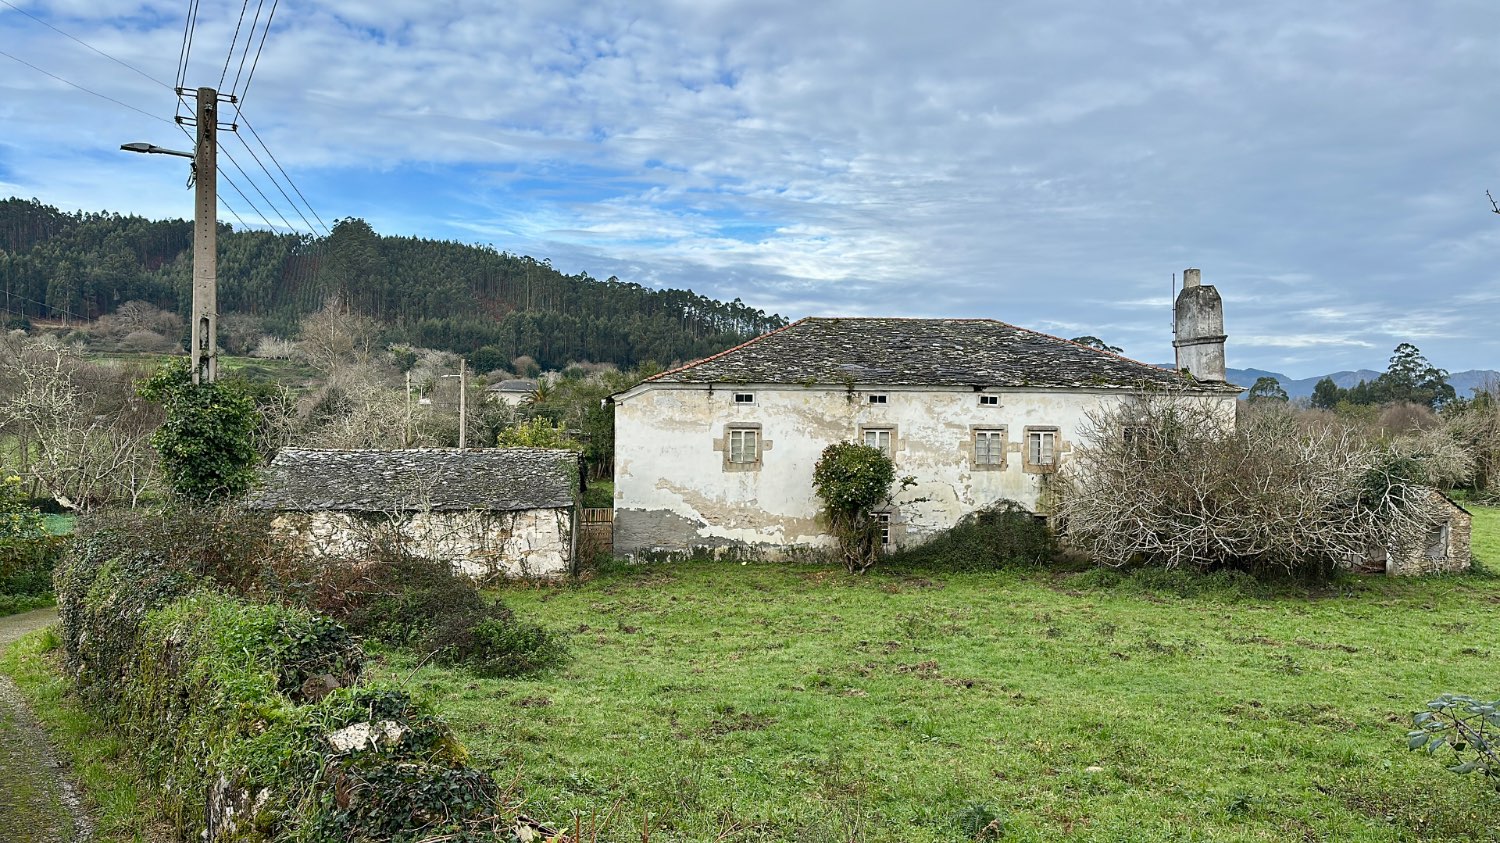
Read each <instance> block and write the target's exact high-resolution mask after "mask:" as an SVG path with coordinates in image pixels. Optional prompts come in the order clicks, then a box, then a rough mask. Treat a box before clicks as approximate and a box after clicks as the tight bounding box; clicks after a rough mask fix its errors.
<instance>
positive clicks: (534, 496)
mask: <svg viewBox="0 0 1500 843" xmlns="http://www.w3.org/2000/svg"><path fill="white" fill-rule="evenodd" d="M577 499H578V455H577V454H576V453H574V452H572V451H561V450H551V449H545V448H492V449H485V450H456V449H448V448H419V449H412V450H401V451H382V450H313V449H302V448H287V449H283V450H282V451H281V452H280V453H279V454H277V455H276V458H275V460H273V461H272V463H271V465H270V467H269V468H268V469H266V471H265V473H264V475H263V476H262V478H261V482H260V483H259V484H258V485H257V487H256V488H255V490H254V491H252V492H251V495H250V497H249V499H248V502H247V505H248V506H249V507H250V508H251V509H255V510H261V511H266V512H271V513H274V518H273V520H272V527H273V529H274V530H276V531H277V532H278V533H280V534H281V535H282V536H284V537H285V538H286V539H288V540H289V541H291V542H293V543H294V544H296V545H297V546H299V547H300V548H302V549H304V550H307V551H310V552H313V553H317V554H321V555H328V556H343V557H359V556H361V555H364V554H366V553H367V552H368V551H369V549H370V548H371V546H372V545H373V544H377V543H381V542H396V543H399V544H400V545H402V546H403V547H404V549H405V550H406V551H407V552H409V553H412V554H414V555H417V556H424V557H430V558H434V559H446V560H449V561H451V562H452V563H453V564H454V565H455V567H457V568H458V569H460V570H462V571H463V572H465V573H466V574H468V575H470V576H472V577H474V578H476V579H481V580H483V579H492V578H495V577H510V578H517V577H558V576H563V575H566V574H568V573H570V572H571V571H572V569H573V560H574V558H575V552H576V548H577Z"/></svg>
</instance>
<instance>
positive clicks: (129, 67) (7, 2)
mask: <svg viewBox="0 0 1500 843" xmlns="http://www.w3.org/2000/svg"><path fill="white" fill-rule="evenodd" d="M245 2H247V3H248V2H249V0H245ZM0 3H4V4H5V5H7V6H9V7H11V8H12V9H15V10H16V11H18V12H20V13H21V14H23V15H25V16H26V17H28V18H31V19H32V20H34V21H36V22H37V23H39V24H41V25H42V26H45V27H47V28H48V29H50V30H52V31H53V32H56V33H57V34H58V35H61V36H63V37H64V38H69V39H72V40H74V41H77V42H78V43H79V44H82V45H83V46H85V47H87V48H89V49H90V50H93V51H94V52H96V53H98V54H99V55H101V56H104V57H105V58H107V59H109V60H110V61H112V62H114V63H115V64H118V65H120V66H121V67H123V68H126V69H127V70H133V71H135V72H136V73H139V74H140V75H142V76H144V77H146V78H147V79H150V80H151V81H152V82H155V83H156V84H158V85H160V86H162V87H163V88H169V89H170V88H171V87H172V86H171V85H168V84H167V83H165V82H163V81H161V80H160V79H157V78H156V77H155V76H152V75H151V74H149V73H147V72H146V71H144V70H141V69H140V68H139V67H136V66H135V65H133V64H128V63H126V62H124V61H121V60H120V59H117V58H115V57H114V56H112V55H110V54H109V53H106V52H104V51H103V50H101V49H99V48H98V47H95V46H94V45H93V44H90V43H88V42H87V41H84V40H83V39H81V38H76V37H74V36H72V35H69V34H68V33H66V32H63V31H62V30H61V29H58V28H57V27H55V26H53V25H52V24H50V23H48V22H46V21H44V20H42V19H41V18H39V17H37V16H36V15H33V14H32V13H30V12H28V11H26V10H25V9H23V8H21V7H20V6H17V5H16V4H14V3H12V2H10V0H0Z"/></svg>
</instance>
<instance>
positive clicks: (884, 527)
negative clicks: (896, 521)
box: [875, 512, 891, 547]
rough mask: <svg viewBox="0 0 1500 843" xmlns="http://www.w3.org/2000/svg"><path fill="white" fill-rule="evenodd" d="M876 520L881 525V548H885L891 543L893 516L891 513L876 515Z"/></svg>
mask: <svg viewBox="0 0 1500 843" xmlns="http://www.w3.org/2000/svg"><path fill="white" fill-rule="evenodd" d="M875 520H876V521H877V522H879V523H880V546H881V547H885V546H886V545H888V544H890V543H891V514H890V513H889V512H877V513H875Z"/></svg>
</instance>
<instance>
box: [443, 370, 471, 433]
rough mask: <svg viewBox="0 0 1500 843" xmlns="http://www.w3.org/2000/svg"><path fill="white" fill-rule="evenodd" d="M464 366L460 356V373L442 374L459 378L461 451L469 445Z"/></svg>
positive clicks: (467, 402) (467, 399) (467, 400)
mask: <svg viewBox="0 0 1500 843" xmlns="http://www.w3.org/2000/svg"><path fill="white" fill-rule="evenodd" d="M464 366H465V364H464V359H463V358H462V357H460V358H458V374H456V375H442V377H445V378H458V449H459V450H460V451H463V450H466V449H467V448H468V447H469V393H468V383H467V381H468V378H467V377H465V374H464V373H465V368H464Z"/></svg>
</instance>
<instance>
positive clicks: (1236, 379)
mask: <svg viewBox="0 0 1500 843" xmlns="http://www.w3.org/2000/svg"><path fill="white" fill-rule="evenodd" d="M1227 374H1228V376H1229V382H1230V383H1235V384H1239V385H1240V386H1243V387H1245V388H1246V389H1249V388H1250V387H1251V386H1253V385H1254V384H1255V381H1256V380H1257V379H1259V378H1263V377H1271V378H1275V379H1276V381H1277V382H1278V383H1280V384H1281V388H1282V389H1284V390H1286V394H1287V396H1288V397H1290V398H1305V397H1307V396H1310V395H1312V392H1313V387H1314V386H1316V385H1317V383H1318V381H1320V380H1322V379H1323V378H1333V382H1334V383H1336V384H1338V385H1339V386H1340V387H1343V388H1344V389H1348V388H1349V387H1351V386H1358V385H1359V382H1360V381H1372V380H1375V379H1376V378H1378V377H1380V374H1381V373H1380V372H1375V371H1371V370H1369V369H1360V370H1358V371H1355V372H1350V371H1343V372H1330V373H1329V374H1326V375H1316V376H1314V377H1310V378H1301V379H1296V378H1291V377H1288V376H1286V375H1283V374H1281V373H1280V372H1268V371H1266V370H1264V369H1229V370H1227ZM1448 383H1450V384H1452V386H1453V391H1454V392H1456V393H1458V396H1459V397H1460V398H1467V397H1469V396H1470V395H1473V394H1474V392H1473V390H1475V389H1477V388H1481V387H1483V386H1484V385H1485V384H1486V383H1500V372H1497V371H1495V370H1494V369H1470V370H1468V371H1466V372H1453V373H1452V374H1450V375H1448Z"/></svg>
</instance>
